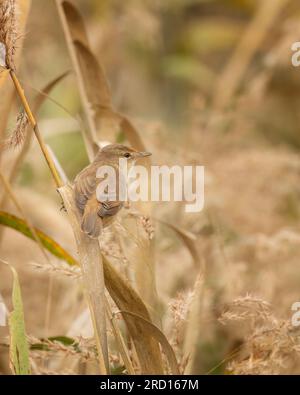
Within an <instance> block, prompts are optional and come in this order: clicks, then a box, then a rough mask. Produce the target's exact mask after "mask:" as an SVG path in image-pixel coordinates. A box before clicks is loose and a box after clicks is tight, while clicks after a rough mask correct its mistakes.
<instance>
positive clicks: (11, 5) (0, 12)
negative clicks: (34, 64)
mask: <svg viewBox="0 0 300 395" xmlns="http://www.w3.org/2000/svg"><path fill="white" fill-rule="evenodd" d="M17 39H18V34H17V23H16V1H15V0H0V43H1V44H2V46H1V50H2V51H3V58H4V60H5V66H6V67H7V68H8V69H12V70H14V69H15V66H14V55H15V52H16V42H17Z"/></svg>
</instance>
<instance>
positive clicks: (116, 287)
mask: <svg viewBox="0 0 300 395" xmlns="http://www.w3.org/2000/svg"><path fill="white" fill-rule="evenodd" d="M102 259H103V269H104V278H105V286H106V288H107V290H108V292H109V294H110V296H111V297H112V299H113V300H114V302H115V304H116V305H117V307H118V308H119V310H120V311H129V312H131V313H133V314H135V315H137V316H140V317H143V318H144V319H145V320H146V321H148V322H151V318H150V315H149V312H148V310H147V308H146V306H145V304H144V302H143V301H142V299H141V298H140V296H139V295H138V293H137V292H136V291H135V290H134V289H133V288H132V287H131V285H130V284H129V283H128V281H126V280H125V279H124V278H123V277H122V276H120V274H119V273H118V272H117V271H116V269H115V268H114V267H113V265H111V264H110V262H109V260H108V259H107V258H106V257H104V256H103V257H102ZM123 318H124V321H125V322H126V325H127V328H128V333H129V336H130V337H131V338H132V340H133V343H134V346H135V349H136V353H137V356H138V359H139V362H140V367H141V373H142V374H163V373H164V371H163V365H162V358H161V353H160V349H159V345H158V342H157V339H155V338H153V336H152V334H150V333H149V329H148V328H146V327H145V324H144V323H143V322H141V321H138V320H137V319H136V318H134V317H132V316H130V315H128V314H127V315H126V314H124V316H123Z"/></svg>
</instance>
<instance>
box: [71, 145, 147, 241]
mask: <svg viewBox="0 0 300 395" xmlns="http://www.w3.org/2000/svg"><path fill="white" fill-rule="evenodd" d="M149 155H151V153H150V152H139V151H136V150H134V149H132V148H128V147H126V146H125V145H121V144H110V145H107V146H105V147H104V148H102V149H100V150H99V151H98V153H97V155H96V157H95V159H94V161H93V162H92V163H91V164H90V165H88V166H87V167H85V168H84V169H83V170H82V171H81V172H80V173H79V174H78V175H77V176H76V178H75V181H74V198H75V203H76V206H77V208H78V210H79V212H80V214H81V215H82V219H81V230H82V231H83V232H84V233H86V234H87V235H88V236H90V237H91V238H98V237H99V236H100V234H101V232H102V229H103V228H104V227H106V226H108V225H109V224H110V223H111V222H112V221H113V219H114V216H115V215H116V214H117V213H118V212H119V211H120V209H121V208H122V207H123V204H124V202H123V201H120V200H118V199H117V200H113V201H108V200H105V201H99V200H98V199H97V195H96V190H97V187H98V185H99V183H100V182H101V181H103V178H97V170H98V169H99V168H100V167H101V166H112V167H113V168H114V169H115V172H116V178H117V180H116V181H117V185H118V177H120V171H119V170H120V169H119V159H120V158H125V159H126V160H127V162H128V164H131V165H133V164H134V162H135V161H136V160H137V159H139V158H143V157H146V156H149ZM117 189H118V188H117ZM116 193H117V196H118V190H117V191H116Z"/></svg>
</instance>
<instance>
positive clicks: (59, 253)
mask: <svg viewBox="0 0 300 395" xmlns="http://www.w3.org/2000/svg"><path fill="white" fill-rule="evenodd" d="M0 225H3V226H7V227H9V228H11V229H15V230H16V231H18V232H21V233H22V234H23V235H25V236H27V237H29V238H30V239H32V240H34V241H36V240H35V237H34V235H33V233H32V231H31V229H30V227H29V226H28V224H27V223H26V222H25V221H24V220H23V219H21V218H18V217H16V216H15V215H12V214H9V213H6V212H4V211H0ZM34 229H35V232H36V235H37V237H38V238H39V240H40V242H41V244H42V245H43V247H44V248H46V249H47V250H48V251H49V252H51V254H52V255H54V256H55V257H57V258H59V259H63V260H64V261H66V262H67V263H68V264H69V265H71V266H75V265H78V262H77V261H76V260H75V259H74V258H73V257H72V256H71V255H70V254H69V253H68V252H67V251H65V250H64V249H63V248H62V247H61V246H60V245H59V244H58V243H56V242H55V241H54V240H53V239H52V238H51V237H49V236H47V235H46V234H45V233H43V232H42V231H40V230H39V229H36V228H34Z"/></svg>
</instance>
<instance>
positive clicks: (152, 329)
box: [119, 311, 180, 375]
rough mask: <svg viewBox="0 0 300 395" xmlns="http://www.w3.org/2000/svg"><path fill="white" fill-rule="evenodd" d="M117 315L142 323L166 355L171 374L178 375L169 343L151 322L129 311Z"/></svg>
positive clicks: (174, 357) (176, 364) (177, 368)
mask: <svg viewBox="0 0 300 395" xmlns="http://www.w3.org/2000/svg"><path fill="white" fill-rule="evenodd" d="M119 313H121V314H122V315H123V317H125V316H131V317H133V318H134V319H135V320H136V321H137V322H140V323H142V324H143V325H144V327H145V328H146V330H147V331H148V332H149V334H150V335H151V336H153V338H154V339H156V340H157V341H158V342H159V343H160V344H161V346H162V349H163V350H164V352H165V354H166V357H167V360H168V363H169V365H170V369H171V372H172V374H177V375H178V374H180V372H179V367H178V363H177V360H176V356H175V353H174V351H173V348H172V347H171V346H170V343H169V342H168V340H167V338H166V336H165V335H164V334H163V333H162V331H161V330H160V329H158V328H157V327H156V326H155V325H154V324H152V322H150V321H148V320H147V319H145V318H144V317H141V316H140V315H138V314H135V313H132V312H131V311H120V312H119Z"/></svg>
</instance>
